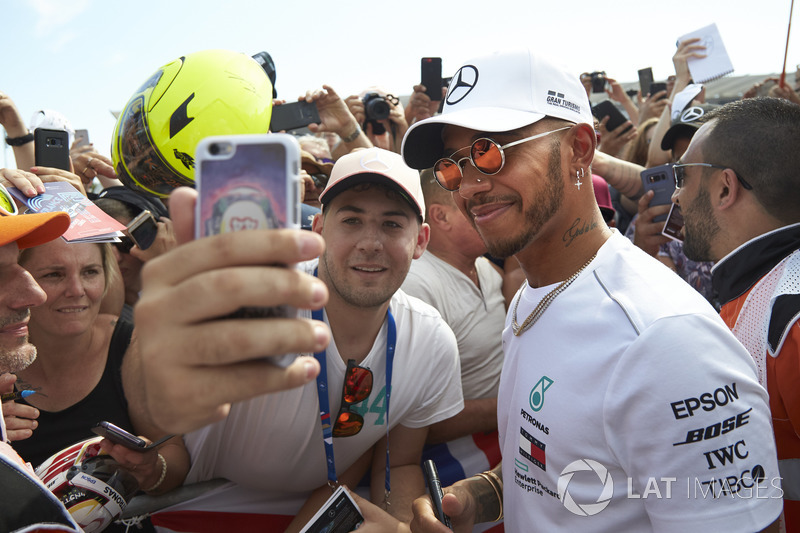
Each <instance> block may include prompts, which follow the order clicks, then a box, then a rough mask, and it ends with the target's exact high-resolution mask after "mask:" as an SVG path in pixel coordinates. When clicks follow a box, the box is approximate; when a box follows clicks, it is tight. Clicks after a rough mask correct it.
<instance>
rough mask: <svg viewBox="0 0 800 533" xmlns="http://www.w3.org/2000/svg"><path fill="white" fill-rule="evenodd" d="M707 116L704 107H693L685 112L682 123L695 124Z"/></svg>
mask: <svg viewBox="0 0 800 533" xmlns="http://www.w3.org/2000/svg"><path fill="white" fill-rule="evenodd" d="M705 114H706V112H705V111H703V108H702V107H697V106H692V107H690V108H689V109H687V110H686V111H684V112H683V114H682V115H681V122H694V121H695V120H697V119H699V118H700V117H702V116H703V115H705Z"/></svg>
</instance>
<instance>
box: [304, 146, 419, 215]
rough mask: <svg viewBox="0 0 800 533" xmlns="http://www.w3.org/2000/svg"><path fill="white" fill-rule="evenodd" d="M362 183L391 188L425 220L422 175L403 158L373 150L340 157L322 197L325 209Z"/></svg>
mask: <svg viewBox="0 0 800 533" xmlns="http://www.w3.org/2000/svg"><path fill="white" fill-rule="evenodd" d="M360 183H383V184H386V185H389V186H390V187H391V188H392V189H394V190H395V191H397V192H398V193H399V194H400V196H402V197H403V198H404V199H405V200H406V201H407V202H408V203H409V204H410V205H411V208H412V209H414V211H415V212H416V213H417V215H419V216H420V217H421V218H422V220H425V200H424V199H423V196H422V184H421V183H420V179H419V172H418V171H416V170H414V169H413V168H409V167H408V166H406V164H405V163H404V162H403V158H402V157H400V154H396V153H394V152H390V151H388V150H383V149H382V148H374V147H373V148H368V149H366V150H356V151H354V152H351V153H349V154H347V155H345V156H342V157H340V158H339V159H338V160H337V161H336V163H335V164H334V165H333V170H331V177H330V178H329V179H328V184H327V185H326V186H325V190H323V191H322V194H320V195H319V201H320V203H322V205H323V206H324V205H327V204H329V203H330V202H331V200H333V198H334V197H335V196H336V195H337V194H339V193H340V192H342V191H344V190H346V189H349V188H350V187H354V186H356V185H358V184H360Z"/></svg>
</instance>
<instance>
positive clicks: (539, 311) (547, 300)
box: [511, 253, 597, 337]
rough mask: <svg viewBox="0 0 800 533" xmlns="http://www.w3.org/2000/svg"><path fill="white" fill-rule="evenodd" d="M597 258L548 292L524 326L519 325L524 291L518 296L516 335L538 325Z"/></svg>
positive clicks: (514, 320)
mask: <svg viewBox="0 0 800 533" xmlns="http://www.w3.org/2000/svg"><path fill="white" fill-rule="evenodd" d="M595 257H597V253H595V254H594V255H592V257H590V258H589V260H588V261H586V262H585V263H584V264H583V266H582V267H581V268H579V269H578V271H577V272H575V273H574V274H573V275H571V276H570V277H569V278H567V279H565V280H564V281H562V282H561V283H559V285H558V287H556V288H555V289H553V290H552V291H550V292H548V293H547V295H546V296H545V297H544V298H542V299H541V301H540V302H539V305H537V306H536V308H535V309H534V310H533V311H531V314H529V315H528V318H526V319H525V322H523V323H522V325H520V324H518V323H517V307H518V306H519V301H520V300H521V299H522V291H520V293H519V296H517V301H516V302H515V303H514V313H513V314H512V315H511V330H512V331H513V332H514V335H515V336H517V337H519V336H520V335H522V334H523V333H525V332H526V331H528V330H529V329H530V328H531V326H533V325H534V324H535V323H536V321H537V320H539V317H541V316H542V315H543V314H544V312H545V311H546V310H547V308H548V307H550V304H551V303H553V300H555V299H556V296H558V295H559V294H561V293H562V292H564V290H565V289H566V288H567V287H569V286H570V285H572V282H573V281H575V280H576V279H577V278H578V276H579V275H580V273H581V272H583V270H584V269H585V268H586V267H587V266H589V263H591V262H592V261H594V258H595ZM524 283H527V281H525V282H524Z"/></svg>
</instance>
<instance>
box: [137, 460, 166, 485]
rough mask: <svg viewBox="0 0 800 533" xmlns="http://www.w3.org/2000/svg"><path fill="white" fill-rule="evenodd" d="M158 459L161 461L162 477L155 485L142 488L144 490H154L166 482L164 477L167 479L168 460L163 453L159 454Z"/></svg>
mask: <svg viewBox="0 0 800 533" xmlns="http://www.w3.org/2000/svg"><path fill="white" fill-rule="evenodd" d="M158 460H159V462H160V463H161V477H159V478H158V481H156V483H155V485H153V486H152V487H148V488H146V489H142V490H143V491H144V492H153V491H154V490H156V489H157V488H158V487H160V486H161V484H162V483H164V479H166V477H167V461H166V459H164V456H163V455H161V454H158Z"/></svg>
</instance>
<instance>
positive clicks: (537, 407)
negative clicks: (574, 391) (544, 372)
mask: <svg viewBox="0 0 800 533" xmlns="http://www.w3.org/2000/svg"><path fill="white" fill-rule="evenodd" d="M552 384H553V380H552V379H550V378H548V377H547V376H542V379H540V380H539V381H538V382H537V383H536V385H534V386H533V389H531V394H530V397H529V399H528V401H529V402H530V404H531V409H533V410H534V411H537V412H538V411H541V410H542V407H544V391H546V390H547V389H549V388H550V385H552Z"/></svg>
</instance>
